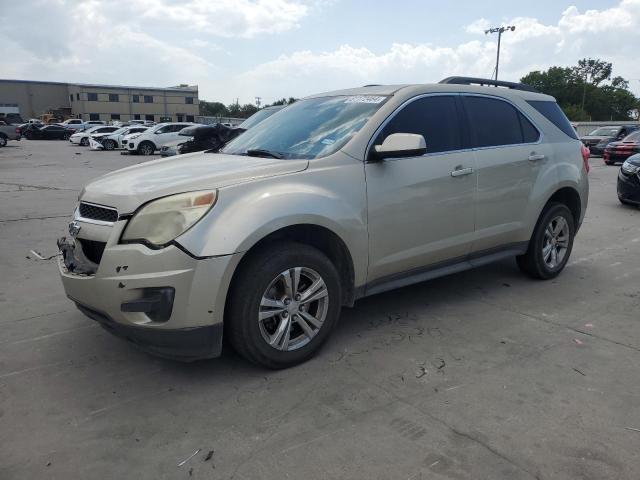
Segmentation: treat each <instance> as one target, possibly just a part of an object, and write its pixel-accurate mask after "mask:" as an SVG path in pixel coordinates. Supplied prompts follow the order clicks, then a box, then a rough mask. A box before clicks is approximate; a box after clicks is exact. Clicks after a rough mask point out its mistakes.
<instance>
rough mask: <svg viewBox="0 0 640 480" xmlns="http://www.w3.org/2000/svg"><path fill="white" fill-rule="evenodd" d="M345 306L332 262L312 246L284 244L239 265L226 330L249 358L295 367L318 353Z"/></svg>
mask: <svg viewBox="0 0 640 480" xmlns="http://www.w3.org/2000/svg"><path fill="white" fill-rule="evenodd" d="M341 305H342V301H341V289H340V278H339V275H338V272H337V270H336V268H335V266H334V265H333V263H331V261H330V260H329V259H328V258H327V257H326V256H325V255H324V254H323V253H322V252H320V251H319V250H317V249H315V248H313V247H310V246H307V245H302V244H298V243H280V244H277V245H273V246H272V247H271V248H268V249H266V250H262V251H260V253H259V254H254V255H253V256H252V257H250V258H249V259H248V260H247V261H246V262H245V263H244V264H243V265H242V266H241V267H240V270H239V271H238V273H237V278H236V279H235V280H234V284H233V287H232V289H231V291H230V296H229V302H228V307H229V309H228V311H227V316H226V319H225V327H226V332H227V334H228V338H229V340H230V342H231V344H232V346H233V347H234V349H235V350H236V351H237V352H238V353H239V354H240V355H242V356H243V357H245V358H246V359H247V360H249V361H251V362H253V363H255V364H258V365H261V366H264V367H267V368H286V367H291V366H293V365H297V364H299V363H302V362H304V361H306V360H307V359H309V358H311V356H313V355H314V354H315V353H316V352H317V351H318V349H319V348H320V347H321V345H322V344H323V343H324V342H325V341H326V339H327V338H328V336H329V334H330V333H331V330H332V329H333V327H334V326H335V324H336V322H337V320H338V317H339V315H340V308H341Z"/></svg>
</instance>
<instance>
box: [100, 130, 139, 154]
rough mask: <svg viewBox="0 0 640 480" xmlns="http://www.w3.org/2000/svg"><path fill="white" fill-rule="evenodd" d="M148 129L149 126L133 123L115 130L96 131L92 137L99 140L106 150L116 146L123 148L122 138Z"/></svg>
mask: <svg viewBox="0 0 640 480" xmlns="http://www.w3.org/2000/svg"><path fill="white" fill-rule="evenodd" d="M145 130H147V127H144V126H142V125H131V126H127V127H120V128H118V129H117V130H114V131H113V132H106V133H96V134H93V135H91V137H92V138H93V139H94V140H96V141H97V142H99V143H100V144H101V145H102V146H103V147H104V149H105V150H113V149H116V148H122V139H123V138H124V137H125V136H127V135H131V134H134V133H142V132H144V131H145Z"/></svg>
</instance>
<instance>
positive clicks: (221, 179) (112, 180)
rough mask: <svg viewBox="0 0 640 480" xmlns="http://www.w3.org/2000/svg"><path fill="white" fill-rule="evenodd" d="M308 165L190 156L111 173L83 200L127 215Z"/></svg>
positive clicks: (88, 190)
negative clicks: (164, 200)
mask: <svg viewBox="0 0 640 480" xmlns="http://www.w3.org/2000/svg"><path fill="white" fill-rule="evenodd" d="M308 164H309V161H308V160H280V159H276V158H262V157H248V156H241V155H225V154H215V153H203V152H198V153H191V154H187V155H180V156H178V157H168V158H162V159H158V160H153V161H150V162H144V163H141V164H139V165H134V166H131V167H127V168H123V169H121V170H116V171H115V172H111V173H108V174H107V175H104V176H102V177H99V178H97V179H96V180H94V181H93V182H91V183H89V184H88V185H87V186H86V187H85V188H84V190H83V193H82V195H81V196H82V198H81V199H82V200H85V201H87V202H92V203H97V204H101V205H107V206H110V207H114V208H116V209H117V210H118V212H119V213H120V214H127V213H131V212H133V211H134V210H136V209H137V208H138V207H139V206H140V205H142V204H143V203H146V202H148V201H149V200H153V199H155V198H159V197H164V196H167V195H171V194H174V193H182V192H189V191H194V190H202V189H210V188H222V187H226V186H229V185H234V184H237V183H244V182H248V181H251V180H255V179H258V178H266V177H273V176H278V175H285V174H289V173H295V172H299V171H302V170H304V169H306V168H307V166H308Z"/></svg>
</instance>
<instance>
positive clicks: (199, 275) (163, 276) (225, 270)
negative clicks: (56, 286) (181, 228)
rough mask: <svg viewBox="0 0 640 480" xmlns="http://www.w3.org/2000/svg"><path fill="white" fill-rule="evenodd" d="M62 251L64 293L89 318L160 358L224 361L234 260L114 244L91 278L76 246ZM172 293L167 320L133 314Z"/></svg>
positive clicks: (144, 313) (146, 311)
mask: <svg viewBox="0 0 640 480" xmlns="http://www.w3.org/2000/svg"><path fill="white" fill-rule="evenodd" d="M58 243H59V248H60V250H61V252H62V256H61V258H60V259H59V262H58V267H59V270H60V277H61V279H62V284H63V286H64V289H65V292H66V294H67V296H68V297H69V298H70V299H71V300H72V301H74V302H75V304H76V306H77V307H78V308H79V309H80V311H82V312H83V313H84V314H86V315H87V316H88V317H89V318H92V319H93V320H96V321H97V322H99V323H100V324H101V325H102V326H103V327H105V328H106V329H107V330H109V331H110V332H111V333H113V334H115V335H116V336H119V337H121V338H124V339H126V340H129V341H131V342H133V343H134V344H136V345H137V346H139V347H141V348H142V349H143V350H145V351H148V352H149V353H153V354H156V355H159V356H163V357H170V358H174V359H179V360H197V359H201V358H213V357H217V356H219V355H220V352H221V349H222V320H223V314H224V303H225V298H226V292H227V288H228V284H229V281H230V277H231V274H232V271H233V267H234V266H235V263H236V261H237V257H238V256H237V255H227V256H222V257H214V258H206V259H195V258H193V257H190V256H189V255H187V254H186V253H185V252H183V251H182V250H180V249H178V248H176V247H175V246H169V247H167V248H164V249H162V250H151V249H149V248H147V247H145V246H143V245H139V244H127V245H118V244H115V245H107V247H106V248H105V250H104V253H103V256H102V259H101V261H100V265H99V266H96V267H97V268H95V271H94V272H90V271H87V270H86V269H85V267H86V265H85V264H83V263H82V255H81V254H78V255H76V253H75V249H76V248H80V247H79V246H78V244H77V243H68V242H67V241H65V240H64V239H60V240H59V241H58ZM78 257H80V259H78ZM78 265H80V266H81V268H80V269H77V268H78ZM69 267H71V269H70V268H69ZM74 269H75V270H74ZM171 289H172V290H173V292H172V293H173V296H172V298H171V304H170V305H169V312H170V313H168V314H167V315H164V316H162V317H161V321H158V316H155V315H152V314H150V313H149V309H148V308H146V307H145V308H142V307H139V308H138V307H136V308H132V305H134V306H141V305H142V306H144V305H149V304H150V303H149V301H147V300H148V299H149V298H150V297H149V295H150V294H149V292H150V291H151V292H154V296H153V298H157V294H155V292H157V291H158V290H171ZM165 307H166V305H165ZM132 310H133V311H132Z"/></svg>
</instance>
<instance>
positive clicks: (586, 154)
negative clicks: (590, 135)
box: [581, 145, 591, 173]
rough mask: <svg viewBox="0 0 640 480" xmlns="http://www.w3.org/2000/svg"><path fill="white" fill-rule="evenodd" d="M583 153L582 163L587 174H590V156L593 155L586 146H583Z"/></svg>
mask: <svg viewBox="0 0 640 480" xmlns="http://www.w3.org/2000/svg"><path fill="white" fill-rule="evenodd" d="M581 152H582V162H583V163H584V169H585V171H586V172H587V173H589V170H591V166H590V165H589V156H590V155H591V152H589V149H588V148H587V147H585V146H584V145H582V148H581Z"/></svg>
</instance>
